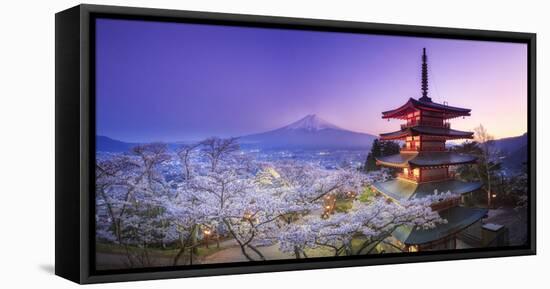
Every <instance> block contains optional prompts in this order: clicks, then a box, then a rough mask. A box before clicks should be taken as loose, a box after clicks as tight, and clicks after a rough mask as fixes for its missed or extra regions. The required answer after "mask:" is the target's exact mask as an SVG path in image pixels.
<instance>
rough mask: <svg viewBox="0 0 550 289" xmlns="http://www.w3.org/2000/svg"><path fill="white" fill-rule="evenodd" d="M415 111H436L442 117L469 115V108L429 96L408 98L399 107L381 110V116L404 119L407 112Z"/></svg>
mask: <svg viewBox="0 0 550 289" xmlns="http://www.w3.org/2000/svg"><path fill="white" fill-rule="evenodd" d="M417 111H427V112H431V113H438V114H440V115H441V116H442V117H444V118H446V119H450V118H455V117H460V116H470V111H471V109H468V108H460V107H455V106H449V105H446V104H441V103H437V102H433V101H431V99H430V98H420V99H419V100H416V99H414V98H409V100H408V101H407V102H406V103H405V104H404V105H402V106H400V107H399V108H396V109H393V110H388V111H384V112H382V118H397V119H406V118H407V117H408V115H409V114H411V113H415V112H417Z"/></svg>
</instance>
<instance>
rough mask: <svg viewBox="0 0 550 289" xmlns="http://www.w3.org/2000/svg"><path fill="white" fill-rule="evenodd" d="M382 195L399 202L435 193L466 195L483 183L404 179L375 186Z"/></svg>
mask: <svg viewBox="0 0 550 289" xmlns="http://www.w3.org/2000/svg"><path fill="white" fill-rule="evenodd" d="M373 186H374V188H375V189H376V190H377V191H379V192H380V193H382V194H384V195H386V196H388V197H390V198H392V199H394V200H397V201H400V200H408V199H413V198H424V197H427V196H430V195H433V194H435V191H436V190H437V191H438V192H442V193H446V192H448V191H450V192H452V193H454V194H466V193H470V192H473V191H476V190H479V189H480V188H481V186H482V184H481V182H463V181H459V180H455V179H448V180H444V181H439V182H428V183H415V182H411V181H408V180H403V179H399V178H398V179H393V180H389V181H385V182H377V183H374V184H373Z"/></svg>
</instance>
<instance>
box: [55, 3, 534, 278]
mask: <svg viewBox="0 0 550 289" xmlns="http://www.w3.org/2000/svg"><path fill="white" fill-rule="evenodd" d="M535 79H536V76H535V34H531V33H517V32H497V31H483V30H466V29H450V28H435V27H420V26H405V25H390V24H372V23H358V22H345V21H327V20H313V19H296V18H281V17H266V16H249V15H233V14H219V13H203V12H188V11H174V10H160V9H143V8H127V7H112V6H95V5H80V6H77V7H74V8H71V9H68V10H65V11H62V12H59V13H58V14H56V199H55V200H56V266H55V270H56V274H57V275H59V276H62V277H64V278H67V279H70V280H72V281H75V282H78V283H96V282H111V281H128V280H143V279H155V278H175V277H189V276H205V275H219V274H238V273H252V272H266V271H281V270H303V269H315V268H329V267H345V266H359V265H376V264H395V263H404V262H424V261H439V260H454V259H466V258H483V257H501V256H516V255H530V254H535V193H536V188H535V176H536V174H535V151H536V148H535Z"/></svg>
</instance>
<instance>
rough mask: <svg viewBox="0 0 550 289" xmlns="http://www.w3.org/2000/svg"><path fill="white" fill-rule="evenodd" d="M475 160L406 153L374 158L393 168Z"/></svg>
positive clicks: (443, 154) (445, 154)
mask: <svg viewBox="0 0 550 289" xmlns="http://www.w3.org/2000/svg"><path fill="white" fill-rule="evenodd" d="M476 160H477V157H475V156H473V155H469V154H462V153H456V152H410V153H408V152H407V153H400V154H395V155H391V156H384V157H377V158H376V161H377V162H378V163H379V164H381V165H384V166H389V167H395V168H407V167H433V166H441V165H460V164H468V163H473V162H475V161H476Z"/></svg>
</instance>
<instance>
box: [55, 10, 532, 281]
mask: <svg viewBox="0 0 550 289" xmlns="http://www.w3.org/2000/svg"><path fill="white" fill-rule="evenodd" d="M96 17H111V18H117V19H142V20H155V21H169V22H187V23H208V24H218V25H237V26H253V27H276V28H285V29H301V30H304V29H305V30H315V31H338V32H352V33H368V34H384V35H399V36H419V37H433V38H446V39H470V40H489V41H500V42H516V43H525V44H527V45H528V69H527V72H528V91H527V92H528V141H529V146H528V160H529V163H528V176H529V188H528V191H529V202H528V209H529V213H528V219H529V220H528V226H529V227H528V242H527V245H526V246H520V247H506V248H484V249H468V250H464V251H463V250H461V251H460V252H457V251H437V252H420V253H402V254H399V255H398V256H393V255H391V256H390V255H382V256H368V257H365V256H358V257H342V258H339V257H334V258H317V259H308V260H290V261H289V260H277V261H264V262H257V263H256V262H247V263H231V264H216V265H196V266H195V265H194V266H191V267H189V266H185V267H181V266H180V267H162V268H147V269H132V270H115V271H109V272H97V271H96V270H95V269H94V266H92V264H94V258H95V252H94V241H95V237H94V236H95V231H94V210H95V206H94V204H95V201H94V190H95V189H94V188H95V187H94V186H95V184H94V179H95V169H94V166H95V106H94V97H95V91H94V81H95V71H94V61H95V58H94V57H95V55H94V47H95V42H94V35H95V33H94V32H95V31H94V25H93V20H94V19H95V18H96ZM55 34H56V36H55V37H56V39H55V58H56V62H55V109H56V113H55V129H56V136H55V141H56V145H55V155H56V157H55V160H56V166H55V176H56V177H55V183H56V191H55V239H56V240H55V259H56V264H55V274H56V275H59V276H61V277H63V278H66V279H69V280H72V281H74V282H77V283H81V284H83V283H100V282H115V281H132V280H145V279H163V278H179V277H193V276H210V275H225V274H243V273H256V272H274V271H287V270H307V269H318V268H335V267H349V266H366V265H383V264H397V263H413V262H427V261H443V260H457V259H471V258H488V257H505V256H519V255H533V254H535V253H536V34H534V33H518V32H502V31H487V30H472V29H456V28H440V27H426V26H411V25H394V24H377V23H360V22H349V21H333V20H318V19H301V18H287V17H271V16H252V15H237V14H225V13H206V12H191V11H178V10H165V9H148V8H130V7H116V6H101V5H86V4H83V5H79V6H76V7H73V8H70V9H67V10H65V11H62V12H59V13H57V14H56V16H55Z"/></svg>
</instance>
